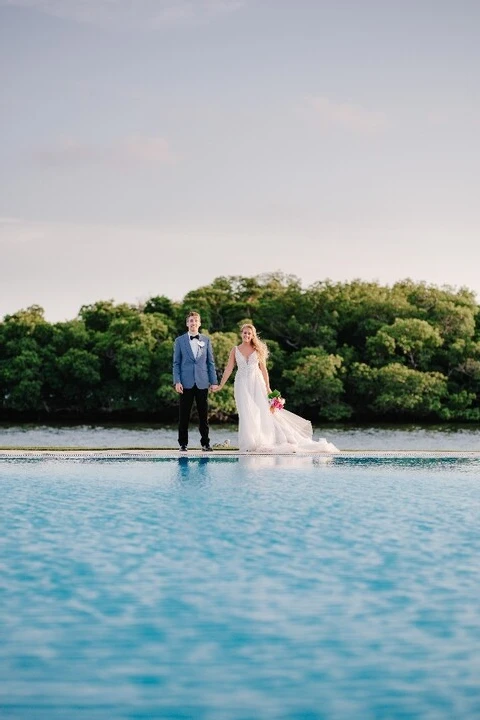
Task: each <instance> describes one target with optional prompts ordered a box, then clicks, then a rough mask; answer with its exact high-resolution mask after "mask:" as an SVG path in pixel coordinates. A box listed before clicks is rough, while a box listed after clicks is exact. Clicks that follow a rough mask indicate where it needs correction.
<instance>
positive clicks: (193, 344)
mask: <svg viewBox="0 0 480 720" xmlns="http://www.w3.org/2000/svg"><path fill="white" fill-rule="evenodd" d="M188 339H189V341H190V347H191V348H192V353H193V357H194V358H196V357H197V354H198V340H197V338H193V340H190V334H189V335H188Z"/></svg>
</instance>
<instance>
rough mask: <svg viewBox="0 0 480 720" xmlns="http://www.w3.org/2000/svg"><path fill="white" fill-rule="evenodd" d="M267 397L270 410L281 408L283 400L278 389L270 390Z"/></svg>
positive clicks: (275, 410) (274, 410)
mask: <svg viewBox="0 0 480 720" xmlns="http://www.w3.org/2000/svg"><path fill="white" fill-rule="evenodd" d="M267 397H268V402H269V405H270V412H272V413H274V412H277V410H283V406H284V405H285V400H284V398H283V397H282V396H281V395H280V392H279V391H278V390H272V392H269V393H268V395H267Z"/></svg>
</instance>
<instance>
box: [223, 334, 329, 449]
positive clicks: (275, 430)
mask: <svg viewBox="0 0 480 720" xmlns="http://www.w3.org/2000/svg"><path fill="white" fill-rule="evenodd" d="M235 359H236V361H237V373H236V375H235V383H234V392H235V402H236V405H237V412H238V445H239V449H240V452H275V453H278V452H286V453H291V452H323V453H336V452H339V450H338V448H336V447H335V445H333V443H331V442H328V441H327V440H326V439H325V438H320V440H318V441H316V440H313V428H312V423H311V422H310V421H309V420H305V419H304V418H302V417H300V416H299V415H295V414H294V413H292V412H290V411H289V410H277V411H276V412H274V413H272V412H271V411H270V405H269V402H268V398H267V388H266V387H265V381H264V379H263V375H262V373H261V370H260V367H259V364H258V355H257V352H256V351H254V352H253V353H252V354H251V355H250V356H249V357H248V358H246V357H245V356H244V355H242V353H241V352H240V350H239V349H238V347H236V348H235Z"/></svg>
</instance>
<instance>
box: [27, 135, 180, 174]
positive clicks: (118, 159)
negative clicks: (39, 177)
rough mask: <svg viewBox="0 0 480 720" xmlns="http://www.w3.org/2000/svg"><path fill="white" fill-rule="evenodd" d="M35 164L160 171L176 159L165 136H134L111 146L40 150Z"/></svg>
mask: <svg viewBox="0 0 480 720" xmlns="http://www.w3.org/2000/svg"><path fill="white" fill-rule="evenodd" d="M33 159H34V162H35V163H36V164H38V165H40V166H41V167H57V168H62V167H63V168H82V167H89V166H92V165H99V166H103V167H107V168H113V169H121V168H125V169H131V168H135V167H137V168H156V167H157V168H158V167H162V166H165V165H172V164H173V163H174V162H175V157H174V155H173V153H172V151H171V149H170V146H169V144H168V142H167V141H166V140H165V138H162V137H140V136H132V137H129V138H125V139H123V140H120V141H118V142H117V143H113V144H111V145H106V146H101V145H90V144H87V143H81V142H78V141H75V140H64V141H62V142H60V143H59V144H58V145H56V146H53V147H50V148H43V149H40V150H37V151H36V152H35V153H34V154H33Z"/></svg>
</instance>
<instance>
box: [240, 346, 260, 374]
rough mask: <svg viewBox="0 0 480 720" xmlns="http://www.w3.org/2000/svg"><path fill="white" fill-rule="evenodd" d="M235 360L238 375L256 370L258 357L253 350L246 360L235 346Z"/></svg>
mask: <svg viewBox="0 0 480 720" xmlns="http://www.w3.org/2000/svg"><path fill="white" fill-rule="evenodd" d="M235 359H236V361H237V372H239V373H240V374H242V375H243V374H250V373H253V372H255V370H258V355H257V351H256V350H254V351H253V352H252V354H251V355H249V356H248V358H246V357H245V355H243V354H242V353H241V352H240V350H239V349H238V347H237V346H235Z"/></svg>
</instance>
